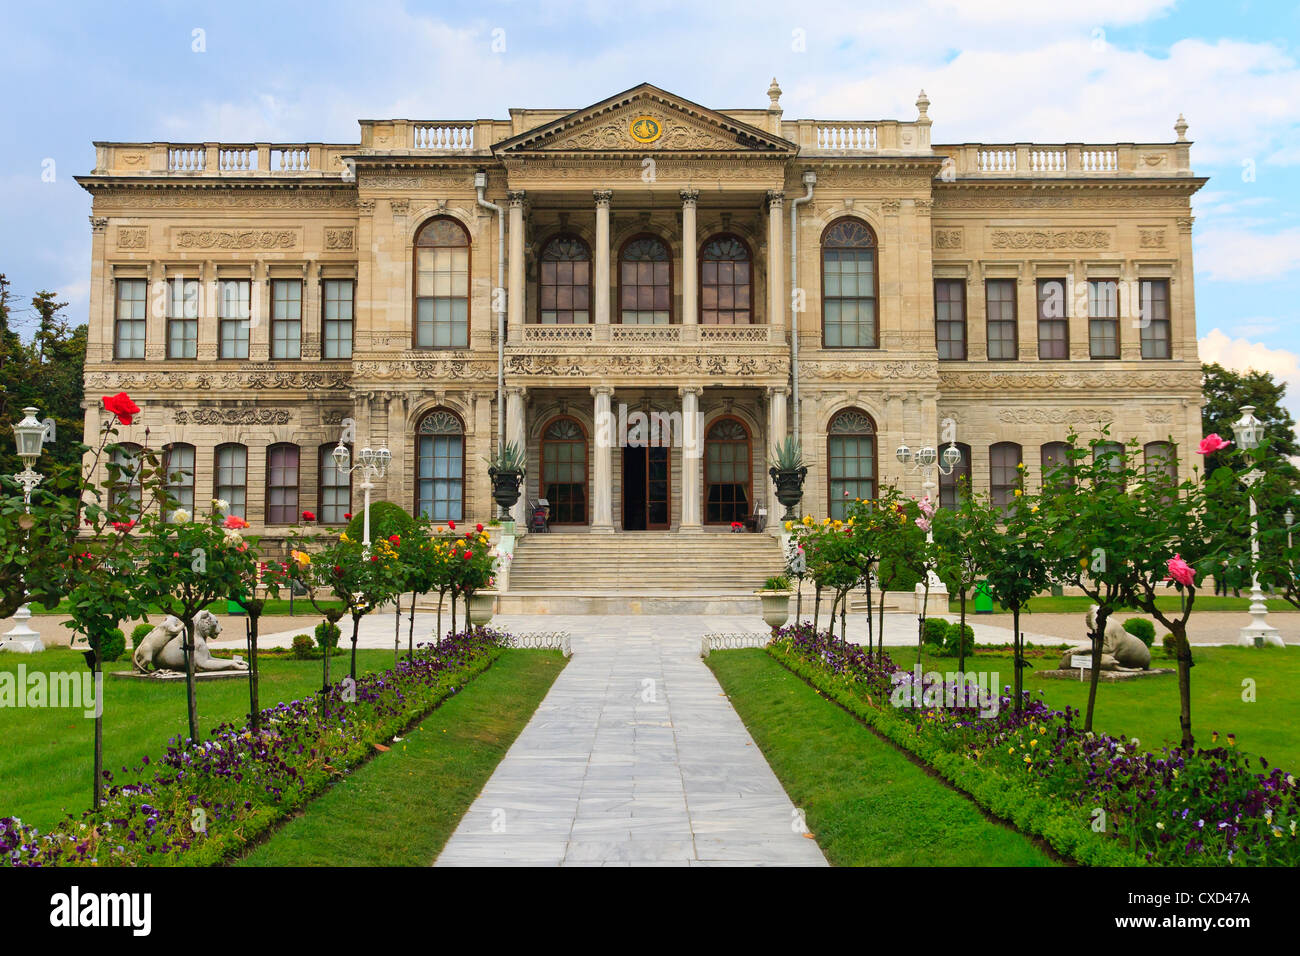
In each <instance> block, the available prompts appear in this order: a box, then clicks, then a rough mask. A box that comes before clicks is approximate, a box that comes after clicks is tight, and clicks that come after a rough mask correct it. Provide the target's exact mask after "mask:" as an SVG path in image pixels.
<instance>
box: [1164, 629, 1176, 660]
mask: <svg viewBox="0 0 1300 956" xmlns="http://www.w3.org/2000/svg"><path fill="white" fill-rule="evenodd" d="M1160 646H1161V647H1163V648H1164V649H1165V657H1177V656H1178V642H1177V641H1175V640H1174V636H1173V635H1172V634H1166V635H1165V636H1164V637H1162V638H1160Z"/></svg>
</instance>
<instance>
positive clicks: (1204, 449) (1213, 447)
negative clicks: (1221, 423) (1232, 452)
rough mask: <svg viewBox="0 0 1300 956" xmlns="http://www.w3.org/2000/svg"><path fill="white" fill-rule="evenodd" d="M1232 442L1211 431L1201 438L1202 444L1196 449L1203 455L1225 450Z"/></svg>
mask: <svg viewBox="0 0 1300 956" xmlns="http://www.w3.org/2000/svg"><path fill="white" fill-rule="evenodd" d="M1231 444H1232V442H1230V441H1224V440H1223V439H1222V438H1220V437H1219V436H1218V434H1217V433H1215V432H1211V433H1210V434H1208V435H1206V436H1205V437H1204V438H1202V439H1201V444H1200V446H1199V447H1198V448H1197V449H1196V450H1197V451H1198V452H1200V453H1201V454H1202V455H1213V454H1214V453H1215V452H1216V451H1223V449H1225V448H1227V447H1228V446H1229V445H1231Z"/></svg>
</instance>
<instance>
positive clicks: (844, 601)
mask: <svg viewBox="0 0 1300 956" xmlns="http://www.w3.org/2000/svg"><path fill="white" fill-rule="evenodd" d="M851 593H852V592H851V591H845V592H843V593H842V594H841V595H840V646H841V647H842V648H844V649H845V650H846V651H847V650H848V648H849V629H848V626H847V625H848V610H849V595H850V594H851Z"/></svg>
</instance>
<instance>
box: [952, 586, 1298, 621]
mask: <svg viewBox="0 0 1300 956" xmlns="http://www.w3.org/2000/svg"><path fill="white" fill-rule="evenodd" d="M1093 603H1094V602H1093V600H1092V598H1090V597H1088V596H1087V595H1084V594H1065V595H1062V596H1061V597H1053V596H1052V595H1050V594H1043V595H1040V596H1038V597H1036V598H1034V599H1033V600H1032V601H1030V602H1029V606H1028V607H1026V608H1025V610H1024V611H1022V612H1021V613H1022V614H1033V613H1035V612H1036V613H1038V614H1085V613H1087V611H1088V608H1090V607H1092V605H1093ZM1264 603H1265V604H1267V605H1268V610H1269V612H1270V613H1275V612H1280V611H1290V612H1294V611H1295V610H1296V608H1295V607H1294V606H1293V605H1292V604H1290V603H1289V602H1287V601H1282V600H1277V599H1270V600H1266V601H1265V602H1264ZM1156 605H1157V606H1158V607H1159V608H1160V610H1162V611H1175V612H1176V611H1178V609H1179V604H1178V595H1177V594H1165V595H1161V596H1160V597H1157V598H1156ZM1195 607H1196V610H1198V611H1247V610H1249V609H1250V598H1248V597H1216V596H1214V595H1212V594H1197V595H1196V605H1195ZM952 609H953V613H954V614H955V613H956V612H957V599H956V598H955V597H954V598H953V601H952ZM966 610H967V613H969V612H970V611H971V605H970V604H969V603H968V604H967V605H966ZM1124 610H1129V611H1140V610H1141V609H1140V608H1136V607H1134V608H1125V609H1124ZM993 612H994V613H995V614H1007V615H1010V614H1011V612H1010V611H1004V610H1003V609H1002V608H1001V607H999V606H998V605H996V604H994V605H993ZM1156 626H1157V627H1159V625H1156Z"/></svg>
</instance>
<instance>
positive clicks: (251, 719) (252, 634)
mask: <svg viewBox="0 0 1300 956" xmlns="http://www.w3.org/2000/svg"><path fill="white" fill-rule="evenodd" d="M244 613H246V614H247V615H248V619H247V621H246V622H245V627H246V629H247V631H248V707H249V714H248V725H249V727H250V728H251V729H252V731H253V733H255V734H256V733H261V730H262V708H261V707H260V706H259V705H258V699H257V687H258V681H259V680H260V678H259V675H258V672H257V620H258V618H259V617H261V615H262V612H261V611H260V610H258V611H252V610H247V609H246V610H245V612H244Z"/></svg>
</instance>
